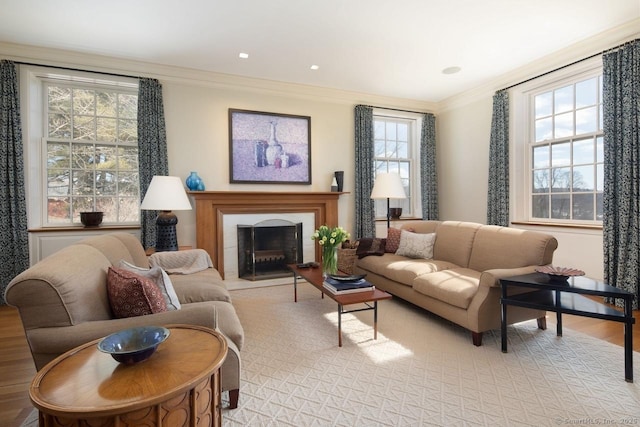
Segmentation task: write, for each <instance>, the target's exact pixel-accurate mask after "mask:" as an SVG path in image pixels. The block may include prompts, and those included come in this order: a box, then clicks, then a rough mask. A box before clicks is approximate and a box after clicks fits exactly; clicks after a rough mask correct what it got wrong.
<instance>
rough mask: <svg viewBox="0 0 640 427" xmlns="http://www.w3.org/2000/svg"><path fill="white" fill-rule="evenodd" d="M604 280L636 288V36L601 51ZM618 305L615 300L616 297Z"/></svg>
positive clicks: (639, 222) (639, 95)
mask: <svg viewBox="0 0 640 427" xmlns="http://www.w3.org/2000/svg"><path fill="white" fill-rule="evenodd" d="M602 92H603V103H604V202H603V204H604V219H603V244H604V280H605V281H606V282H607V283H609V284H611V285H613V286H616V287H618V288H621V289H625V290H627V291H629V292H632V293H634V294H635V296H636V297H635V300H634V303H633V309H634V310H637V309H638V299H639V297H640V290H639V288H638V283H639V281H640V40H635V41H634V42H631V43H629V44H626V45H624V46H623V47H621V48H619V49H616V50H614V51H611V52H608V53H606V54H605V55H603V85H602ZM616 302H617V303H618V304H619V305H622V301H621V300H619V299H618V300H617V301H616Z"/></svg>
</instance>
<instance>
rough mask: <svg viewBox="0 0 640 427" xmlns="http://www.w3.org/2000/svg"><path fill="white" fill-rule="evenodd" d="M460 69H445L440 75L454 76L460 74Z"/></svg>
mask: <svg viewBox="0 0 640 427" xmlns="http://www.w3.org/2000/svg"><path fill="white" fill-rule="evenodd" d="M461 69H462V68H460V67H447V68H445V69H444V70H442V74H455V73H458V72H460V70H461Z"/></svg>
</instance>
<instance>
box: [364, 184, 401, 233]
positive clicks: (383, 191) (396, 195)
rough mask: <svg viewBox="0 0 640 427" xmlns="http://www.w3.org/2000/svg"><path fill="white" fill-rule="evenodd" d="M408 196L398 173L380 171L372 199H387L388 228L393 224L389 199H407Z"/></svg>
mask: <svg viewBox="0 0 640 427" xmlns="http://www.w3.org/2000/svg"><path fill="white" fill-rule="evenodd" d="M406 197H407V196H406V194H405V192H404V187H403V186H402V180H401V179H400V175H398V174H397V173H379V174H377V175H376V181H375V183H374V184H373V190H372V191H371V198H372V199H387V228H389V227H390V226H391V214H390V211H389V199H405V198H406Z"/></svg>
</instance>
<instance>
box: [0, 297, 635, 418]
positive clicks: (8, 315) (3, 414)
mask: <svg viewBox="0 0 640 427" xmlns="http://www.w3.org/2000/svg"><path fill="white" fill-rule="evenodd" d="M633 314H634V317H635V318H636V325H635V326H636V327H635V328H633V349H634V351H636V352H640V322H639V321H638V320H637V319H639V318H640V311H638V310H636V311H634V313H633ZM562 320H563V324H564V326H565V327H567V328H569V329H573V330H575V331H580V332H582V333H584V334H587V335H591V336H593V337H596V338H599V339H601V340H604V341H608V342H610V343H613V344H616V345H620V346H622V345H623V344H624V329H623V325H622V324H621V323H617V322H607V321H603V320H598V319H590V318H585V317H577V316H570V315H564V316H563V317H562ZM547 323H548V331H549V333H554V332H553V331H554V328H555V315H553V313H550V314H547ZM565 333H566V332H565ZM634 359H635V362H636V363H640V361H639V360H638V358H637V357H634ZM612 363H613V362H612ZM616 363H619V364H620V369H621V370H622V366H623V361H622V360H620V361H616ZM35 373H36V370H35V367H34V365H33V361H32V360H31V353H30V351H29V345H28V344H27V339H26V337H25V335H24V331H23V329H22V323H21V322H20V317H19V315H18V311H17V310H16V309H15V308H13V307H8V306H0V426H8V427H14V426H15V427H18V426H20V424H21V423H22V421H23V420H24V419H25V418H26V417H27V415H29V413H30V411H31V409H32V406H31V402H30V400H29V384H30V383H31V379H32V378H33V376H34V375H35ZM636 381H640V379H636Z"/></svg>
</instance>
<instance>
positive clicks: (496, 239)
mask: <svg viewBox="0 0 640 427" xmlns="http://www.w3.org/2000/svg"><path fill="white" fill-rule="evenodd" d="M557 247H558V241H557V240H556V239H555V238H554V237H552V236H551V235H549V234H545V233H539V232H537V231H527V230H520V229H517V228H507V227H499V226H497V225H484V226H482V227H481V228H480V229H479V230H478V232H477V233H476V238H475V240H474V242H473V250H472V251H471V258H470V259H469V268H473V269H474V270H478V271H485V270H491V269H495V268H518V267H524V266H530V265H546V264H550V263H551V262H552V259H553V251H555V249H556V248H557Z"/></svg>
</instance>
